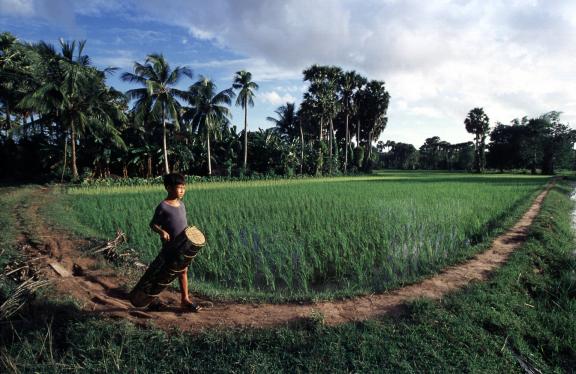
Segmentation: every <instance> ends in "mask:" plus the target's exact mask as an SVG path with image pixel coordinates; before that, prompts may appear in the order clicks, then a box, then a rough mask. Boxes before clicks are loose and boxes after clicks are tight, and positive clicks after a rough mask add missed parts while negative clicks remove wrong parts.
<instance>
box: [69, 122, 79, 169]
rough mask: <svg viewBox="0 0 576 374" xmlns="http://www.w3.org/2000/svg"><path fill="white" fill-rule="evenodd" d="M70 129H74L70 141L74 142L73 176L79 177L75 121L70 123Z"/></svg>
mask: <svg viewBox="0 0 576 374" xmlns="http://www.w3.org/2000/svg"><path fill="white" fill-rule="evenodd" d="M70 129H71V131H72V136H71V139H70V142H71V144H72V178H74V179H76V178H78V167H77V166H76V129H75V128H74V122H71V123H70Z"/></svg>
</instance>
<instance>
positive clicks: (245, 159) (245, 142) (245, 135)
mask: <svg viewBox="0 0 576 374" xmlns="http://www.w3.org/2000/svg"><path fill="white" fill-rule="evenodd" d="M247 164H248V106H247V105H244V171H246V165H247Z"/></svg>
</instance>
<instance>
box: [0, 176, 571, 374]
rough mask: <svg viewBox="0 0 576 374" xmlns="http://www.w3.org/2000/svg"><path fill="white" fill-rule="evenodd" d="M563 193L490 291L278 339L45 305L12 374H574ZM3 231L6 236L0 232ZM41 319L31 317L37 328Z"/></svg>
mask: <svg viewBox="0 0 576 374" xmlns="http://www.w3.org/2000/svg"><path fill="white" fill-rule="evenodd" d="M572 189H573V185H569V184H567V183H562V184H560V185H559V186H557V187H555V188H554V189H553V190H552V191H551V192H550V194H549V195H548V197H547V198H546V200H545V202H544V205H543V209H542V211H541V213H540V214H539V216H538V217H537V218H536V220H535V223H534V225H533V226H532V228H531V232H530V235H529V240H528V242H527V243H526V244H525V245H524V246H523V247H522V248H520V249H519V250H517V251H516V252H515V253H514V254H513V255H512V256H511V258H510V260H509V261H508V263H507V264H506V265H505V266H504V267H502V268H501V269H500V270H498V271H497V272H496V273H495V275H494V276H493V277H492V278H491V279H490V280H489V281H487V282H483V283H475V284H472V285H471V286H469V287H467V288H466V289H464V290H462V291H460V292H457V293H454V294H452V295H450V296H449V297H447V298H445V299H443V300H442V301H440V302H432V301H427V300H419V301H416V302H414V303H412V304H410V305H409V306H408V311H407V313H406V314H405V315H404V316H403V317H400V318H396V319H393V318H390V317H383V318H381V319H378V320H373V321H367V322H359V323H353V324H345V325H341V326H337V327H329V326H325V325H324V324H323V323H322V316H311V318H310V319H309V320H308V321H304V322H301V323H299V324H295V325H292V326H283V327H278V328H274V329H265V330H258V329H256V330H249V329H246V330H244V329H229V330H225V331H218V330H211V331H206V332H203V333H200V334H198V335H187V334H182V333H180V332H178V331H172V332H170V333H166V332H162V331H158V330H155V329H143V328H139V327H136V326H134V325H131V324H128V323H125V322H119V321H113V320H107V319H97V318H92V317H88V316H85V315H83V314H81V313H80V312H78V311H77V309H76V308H75V306H74V305H73V304H70V303H69V302H58V301H55V300H51V301H40V303H41V308H38V310H37V311H36V314H34V315H33V316H21V318H22V320H24V321H25V322H22V323H20V322H19V320H15V321H13V325H12V327H9V328H5V327H4V326H5V325H4V326H2V327H3V328H2V330H1V331H0V347H1V348H0V365H2V366H3V367H4V370H5V371H6V372H12V371H16V370H18V371H21V372H42V373H52V372H54V373H59V372H75V371H82V372H88V373H90V372H109V373H125V372H138V373H148V372H149V373H156V372H166V373H176V372H268V371H270V372H290V373H294V372H319V373H323V372H330V373H332V372H394V373H400V372H442V373H444V372H517V373H521V372H524V369H523V367H522V365H524V366H525V367H528V368H531V369H538V370H540V371H541V372H551V373H552V372H558V373H561V372H572V371H573V370H574V368H575V367H576V351H575V347H576V319H575V318H574V315H575V313H576V254H575V253H574V243H575V236H574V229H573V228H572V222H571V213H572V210H573V208H574V204H573V203H572V202H571V201H570V199H569V193H570V192H571V190H572ZM0 229H3V228H0ZM32 317H33V318H32Z"/></svg>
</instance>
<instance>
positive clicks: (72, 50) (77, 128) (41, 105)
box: [18, 39, 120, 178]
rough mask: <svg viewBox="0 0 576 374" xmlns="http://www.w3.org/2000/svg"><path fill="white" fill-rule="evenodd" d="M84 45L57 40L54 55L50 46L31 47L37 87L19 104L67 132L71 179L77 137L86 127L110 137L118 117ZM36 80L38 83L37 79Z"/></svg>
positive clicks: (101, 73)
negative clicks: (36, 58)
mask: <svg viewBox="0 0 576 374" xmlns="http://www.w3.org/2000/svg"><path fill="white" fill-rule="evenodd" d="M85 45H86V41H79V42H76V41H72V42H70V41H64V40H63V39H60V47H61V52H60V54H58V53H57V52H56V50H55V49H54V47H53V46H52V45H50V44H47V43H44V42H41V43H39V44H37V45H35V46H34V48H35V49H36V50H37V51H38V54H39V55H40V56H41V57H42V60H43V62H44V63H45V67H44V68H43V70H42V72H41V73H42V74H43V75H44V77H42V81H41V84H40V85H39V87H38V88H37V89H36V90H35V91H33V92H32V93H30V94H28V95H26V96H25V97H24V98H23V99H22V100H21V101H20V102H19V103H18V107H20V108H22V109H27V108H34V110H35V111H36V112H38V113H42V114H44V115H47V116H54V118H55V119H56V121H57V122H58V123H59V124H60V126H61V128H62V131H63V132H65V133H68V132H69V135H70V144H71V151H72V152H71V159H72V160H71V163H72V165H71V168H72V176H73V177H74V178H77V177H78V167H77V165H76V146H77V143H78V136H79V135H80V134H81V133H82V132H84V131H85V130H86V129H87V128H88V127H93V126H104V129H105V130H106V131H108V132H110V134H112V136H113V137H115V135H116V134H115V133H114V131H113V130H112V129H113V122H114V119H115V118H118V117H119V116H120V114H119V111H120V109H119V108H115V107H114V105H109V104H110V103H109V100H112V94H111V93H110V92H106V91H107V88H106V86H105V84H104V78H105V72H107V71H109V70H108V69H107V70H105V71H100V70H98V69H96V68H94V67H93V66H91V64H90V58H89V57H88V56H87V55H84V54H83V51H84V47H85ZM39 80H40V79H39ZM66 138H67V134H65V136H64V168H63V171H64V169H65V168H66V153H67V150H66V147H67V140H66Z"/></svg>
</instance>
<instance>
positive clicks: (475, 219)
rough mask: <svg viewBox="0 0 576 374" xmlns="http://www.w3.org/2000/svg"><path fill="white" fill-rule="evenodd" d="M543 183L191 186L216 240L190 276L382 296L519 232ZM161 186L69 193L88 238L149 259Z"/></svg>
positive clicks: (407, 177) (509, 178)
mask: <svg viewBox="0 0 576 374" xmlns="http://www.w3.org/2000/svg"><path fill="white" fill-rule="evenodd" d="M547 180H548V178H547V177H541V176H529V175H473V174H449V173H414V172H412V173H410V172H405V173H390V172H387V173H377V174H374V175H371V176H362V177H335V178H319V179H304V180H277V181H252V182H211V183H192V184H188V185H187V192H186V195H185V197H184V203H185V204H186V208H187V212H188V223H189V224H191V225H195V226H197V227H198V228H200V229H201V230H202V231H203V232H204V233H205V235H206V237H207V240H208V244H207V246H206V247H205V248H204V249H203V250H202V251H201V252H200V254H199V256H198V257H197V258H196V260H195V262H194V263H193V264H192V266H191V268H190V270H189V276H190V286H191V289H192V290H193V291H195V292H199V293H202V294H204V295H206V296H209V297H213V298H219V299H235V300H240V301H241V300H267V301H287V300H312V299H330V298H340V297H349V296H354V295H359V294H367V293H372V292H381V291H384V290H387V289H390V288H394V287H398V286H400V285H402V284H405V283H409V282H413V281H415V280H418V279H420V278H422V277H423V276H426V275H429V274H432V273H435V272H438V271H439V270H440V269H442V268H444V267H446V266H447V265H450V264H453V263H456V262H459V261H463V260H464V259H466V258H468V257H470V256H472V255H473V254H474V253H476V252H478V251H480V250H482V249H483V248H485V247H486V246H487V245H488V244H489V242H490V239H491V238H492V237H493V236H494V235H496V234H497V233H498V232H501V231H503V230H504V229H506V228H507V227H509V226H511V225H512V224H513V222H514V221H515V220H516V219H517V218H518V217H519V216H520V215H521V214H522V213H523V212H524V211H525V210H526V209H527V207H528V206H529V205H530V203H531V200H532V199H533V198H534V197H535V196H536V194H537V193H538V192H539V191H541V190H542V188H543V187H544V185H545V183H546V182H547ZM165 195H166V193H165V191H164V188H163V186H160V185H159V186H136V187H78V188H69V189H67V190H66V192H65V196H64V202H65V209H66V214H67V215H68V219H70V220H72V221H74V222H75V224H74V225H73V227H74V228H75V230H76V231H78V232H79V233H83V234H88V235H92V236H97V237H101V238H111V237H113V236H114V233H115V232H116V230H117V229H121V230H122V231H124V232H125V233H126V234H127V235H128V238H129V241H130V246H131V247H132V248H134V249H136V250H137V251H138V254H139V256H140V258H141V260H143V261H145V262H150V261H152V260H153V259H154V257H155V256H156V255H157V253H158V251H159V248H160V239H159V238H158V235H157V234H155V233H153V232H152V231H151V230H150V229H149V227H148V223H149V221H150V219H151V217H152V214H153V212H154V209H155V207H156V205H157V204H158V203H159V202H160V201H161V200H162V199H163V198H164V197H165Z"/></svg>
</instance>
